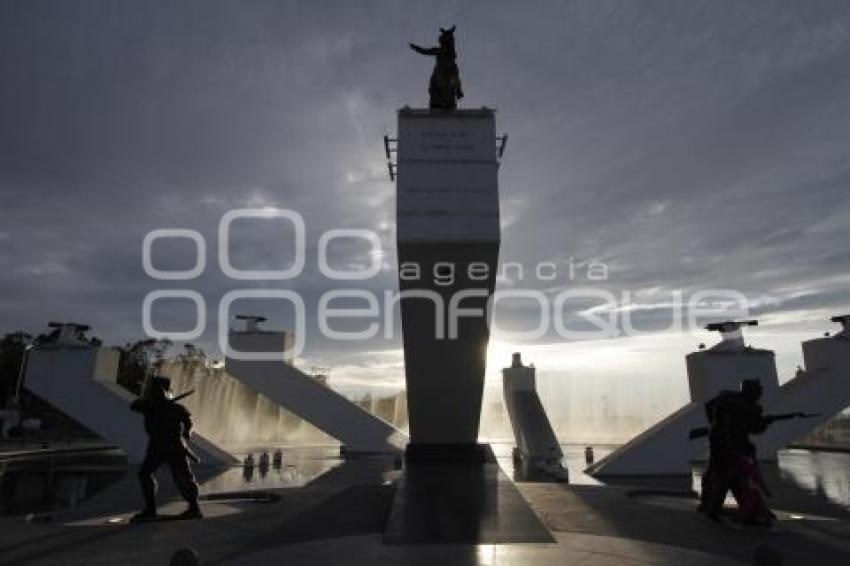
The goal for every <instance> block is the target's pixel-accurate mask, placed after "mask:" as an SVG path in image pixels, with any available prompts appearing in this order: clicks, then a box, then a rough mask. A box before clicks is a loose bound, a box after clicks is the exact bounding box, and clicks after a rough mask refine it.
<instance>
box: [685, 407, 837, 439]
mask: <svg viewBox="0 0 850 566" xmlns="http://www.w3.org/2000/svg"><path fill="white" fill-rule="evenodd" d="M821 415H822V413H803V412H800V411H797V412H795V413H781V414H779V415H765V416H764V417H763V418H764V420H765V421H766V422H767V424H773V423H775V422H776V421H787V420H791V419H793V418H799V419H812V418H815V417H820V416H821ZM709 432H710V429H709V427H707V426H700V427H697V428H692V429H691V430H690V432H689V433H688V440H695V439H697V438H702V437H703V436H708V434H709Z"/></svg>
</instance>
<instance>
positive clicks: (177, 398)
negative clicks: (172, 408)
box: [169, 389, 195, 403]
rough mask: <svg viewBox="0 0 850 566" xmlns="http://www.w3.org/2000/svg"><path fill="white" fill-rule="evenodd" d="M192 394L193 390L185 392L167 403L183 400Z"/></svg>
mask: <svg viewBox="0 0 850 566" xmlns="http://www.w3.org/2000/svg"><path fill="white" fill-rule="evenodd" d="M194 392H195V390H194V389H190V390H189V391H185V392H183V393H181V394H180V395H177V396H176V397H172V398H171V399H169V401H170V402H172V403H176V402H177V401H179V400H180V399H185V398H186V397H188V396H189V395H191V394H192V393H194Z"/></svg>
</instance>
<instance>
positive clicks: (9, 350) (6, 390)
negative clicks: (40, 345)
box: [0, 331, 32, 407]
mask: <svg viewBox="0 0 850 566" xmlns="http://www.w3.org/2000/svg"><path fill="white" fill-rule="evenodd" d="M31 342H32V336H31V335H29V334H27V333H26V332H20V331H18V332H10V333H8V334H6V335H5V336H3V338H0V407H4V406H6V403H7V401H8V400H10V399H11V398H12V397H13V396H14V395H15V388H16V386H17V383H18V378H19V375H20V371H21V365H22V364H23V362H24V351H25V349H26V347H27V345H28V344H30V343H31Z"/></svg>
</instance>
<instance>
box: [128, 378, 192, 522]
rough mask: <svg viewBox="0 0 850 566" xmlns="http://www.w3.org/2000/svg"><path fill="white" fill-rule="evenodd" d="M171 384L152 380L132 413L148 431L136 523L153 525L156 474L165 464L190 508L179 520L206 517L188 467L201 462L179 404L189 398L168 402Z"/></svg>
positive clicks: (185, 412) (185, 413) (188, 416)
mask: <svg viewBox="0 0 850 566" xmlns="http://www.w3.org/2000/svg"><path fill="white" fill-rule="evenodd" d="M170 388H171V380H169V379H167V378H164V377H154V378H152V379H151V381H150V384H149V386H148V388H147V391H146V393H145V395H144V396H143V397H141V398H139V399H136V400H135V401H133V403H132V404H131V405H130V409H131V410H133V411H136V412H139V413H142V415H144V418H145V431H146V432H147V433H148V438H149V440H148V448H147V451H146V452H145V459H144V461H143V462H142V465H141V467H140V468H139V483H140V484H141V487H142V495H143V496H144V499H145V508H144V509H143V510H142V511H141V512H140V513H137V514H136V515H134V516H133V521H136V522H138V521H154V520H156V519H157V514H156V479H155V477H154V472H156V469H157V468H159V467H160V466H161V465H162V464H168V467H169V468H170V469H171V476H172V477H173V478H174V483H175V484H176V485H177V489H178V490H179V491H180V495H182V496H183V499H185V500H186V502H187V503H188V504H189V506H188V508H187V509H186V510H185V511H184V512H183V513H181V514H180V515H178V516H177V517H176V518H180V519H200V518H201V517H203V515H202V514H201V509H200V507H199V506H198V483H197V482H196V481H195V476H194V475H193V474H192V470H191V468H190V466H189V461H188V460H189V459H192V460H193V461H195V462H198V461H199V460H198V457H197V456H195V454H194V453H192V451H191V450H190V449H189V448H188V446H187V443H188V441H189V435H190V433H191V430H192V419H191V414H190V413H189V411H188V410H186V408H185V407H184V406H182V405H180V404H179V403H177V401H178V400H180V399H182V398H184V397H186V396H187V395H190V394H191V393H192V391H189V392H187V393H184V394H182V395H180V396H178V397H175V398H174V399H171V398H169V394H168V390H169V389H170Z"/></svg>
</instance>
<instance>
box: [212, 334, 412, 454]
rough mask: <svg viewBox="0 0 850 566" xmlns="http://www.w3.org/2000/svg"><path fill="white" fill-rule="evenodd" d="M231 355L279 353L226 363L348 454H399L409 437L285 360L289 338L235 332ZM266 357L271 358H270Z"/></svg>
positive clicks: (230, 370) (232, 373)
mask: <svg viewBox="0 0 850 566" xmlns="http://www.w3.org/2000/svg"><path fill="white" fill-rule="evenodd" d="M229 339H230V348H231V349H232V350H233V351H232V352H230V354H234V353H238V352H249V353H267V354H277V355H274V356H267V357H272V358H274V359H265V360H252V359H239V358H240V357H242V356H240V355H238V354H236V355H235V356H231V355H228V356H227V357H226V358H225V370H226V371H227V373H228V374H229V375H230V376H232V377H233V378H234V379H237V380H239V381H240V382H242V383H243V384H244V385H245V386H246V387H248V388H250V389H252V390H253V391H255V392H257V393H261V394H262V395H264V396H266V397H268V398H269V399H270V400H271V401H273V402H274V403H277V404H279V405H280V406H281V407H283V408H285V409H286V410H288V411H290V412H291V413H293V414H295V415H296V416H298V417H300V418H302V419H304V420H305V421H307V422H309V423H310V424H311V425H313V426H315V427H316V428H318V429H320V430H322V431H323V432H325V433H327V434H328V435H330V436H332V437H333V438H335V439H337V440H339V441H340V442H341V443H342V444H343V445H344V447H345V450H346V452H347V453H377V452H389V453H399V452H401V451H402V450H404V447H405V445H406V444H407V435H406V434H405V433H404V432H403V431H401V430H399V429H397V428H396V427H394V426H393V425H391V424H390V423H388V422H386V421H384V420H383V419H380V418H379V417H376V416H375V415H373V414H372V413H370V412H368V411H367V410H365V409H363V408H362V407H360V406H359V405H357V404H355V403H353V402H351V401H349V400H348V399H346V398H345V397H344V396H343V395H340V394H339V393H337V392H336V391H334V390H333V389H331V388H330V387H328V386H327V385H325V384H324V383H322V382H320V381H318V380H317V379H315V378H313V377H311V376H309V375H307V374H306V373H304V372H302V371H300V370H299V369H297V368H295V367H293V366H292V365H291V364H289V363H287V362H286V361H285V360H284V352H285V351H287V350H288V348H287V346H286V344H287V340H288V338H287V333H286V332H274V331H267V330H261V329H259V328H257V327H256V326H253V327H249V329H246V330H245V331H232V332H231V333H230V336H229ZM264 357H265V356H264Z"/></svg>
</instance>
